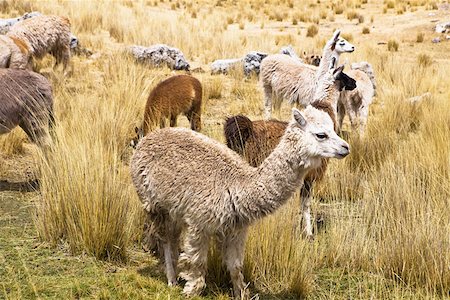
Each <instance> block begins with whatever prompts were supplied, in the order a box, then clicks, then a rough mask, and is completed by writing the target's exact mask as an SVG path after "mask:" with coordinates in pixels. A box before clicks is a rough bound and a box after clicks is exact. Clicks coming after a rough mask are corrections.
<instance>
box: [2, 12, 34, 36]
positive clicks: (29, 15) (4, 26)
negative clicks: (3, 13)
mask: <svg viewBox="0 0 450 300" xmlns="http://www.w3.org/2000/svg"><path fill="white" fill-rule="evenodd" d="M40 15H42V14H41V13H40V12H38V11H33V12H29V13H25V14H24V15H23V16H21V17H18V18H11V19H0V34H7V33H8V31H9V29H10V28H11V26H13V25H14V24H16V23H17V22H20V21H22V20H26V19H29V18H32V17H36V16H40Z"/></svg>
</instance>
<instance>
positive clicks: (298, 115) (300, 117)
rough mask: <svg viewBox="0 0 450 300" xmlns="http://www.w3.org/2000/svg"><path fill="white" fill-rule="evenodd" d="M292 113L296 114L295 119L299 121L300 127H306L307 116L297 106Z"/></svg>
mask: <svg viewBox="0 0 450 300" xmlns="http://www.w3.org/2000/svg"><path fill="white" fill-rule="evenodd" d="M292 115H293V116H294V119H295V121H297V123H298V125H300V127H305V126H306V119H305V117H304V116H303V115H302V113H301V112H300V111H299V110H298V109H296V108H295V107H294V108H292Z"/></svg>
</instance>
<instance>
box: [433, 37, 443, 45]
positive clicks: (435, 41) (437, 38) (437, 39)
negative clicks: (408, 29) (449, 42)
mask: <svg viewBox="0 0 450 300" xmlns="http://www.w3.org/2000/svg"><path fill="white" fill-rule="evenodd" d="M431 42H432V43H435V44H436V43H440V42H441V38H440V37H435V38H434V39H432V40H431Z"/></svg>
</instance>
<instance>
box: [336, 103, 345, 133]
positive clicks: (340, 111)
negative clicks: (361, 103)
mask: <svg viewBox="0 0 450 300" xmlns="http://www.w3.org/2000/svg"><path fill="white" fill-rule="evenodd" d="M337 114H338V128H336V132H340V131H341V130H342V123H344V117H345V106H344V104H343V103H342V100H341V99H339V101H338V107H337Z"/></svg>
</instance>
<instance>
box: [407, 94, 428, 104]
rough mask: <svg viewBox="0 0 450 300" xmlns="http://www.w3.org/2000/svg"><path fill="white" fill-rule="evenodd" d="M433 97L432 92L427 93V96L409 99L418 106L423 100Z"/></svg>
mask: <svg viewBox="0 0 450 300" xmlns="http://www.w3.org/2000/svg"><path fill="white" fill-rule="evenodd" d="M431 96H432V94H431V93H430V92H426V93H425V94H422V95H419V96H415V97H411V98H408V101H409V102H410V103H411V104H418V103H420V102H422V101H423V100H429V99H431Z"/></svg>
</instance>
